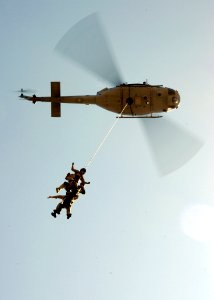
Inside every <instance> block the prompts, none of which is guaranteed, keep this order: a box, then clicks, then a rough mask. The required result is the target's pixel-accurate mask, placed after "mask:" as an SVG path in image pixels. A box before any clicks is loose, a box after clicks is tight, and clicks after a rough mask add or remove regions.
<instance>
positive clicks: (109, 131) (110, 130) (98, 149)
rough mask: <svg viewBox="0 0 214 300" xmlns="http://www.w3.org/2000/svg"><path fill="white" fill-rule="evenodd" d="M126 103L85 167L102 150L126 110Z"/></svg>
mask: <svg viewBox="0 0 214 300" xmlns="http://www.w3.org/2000/svg"><path fill="white" fill-rule="evenodd" d="M127 105H128V103H127V104H126V105H125V106H124V108H123V109H122V111H121V113H120V114H119V117H117V119H116V120H115V121H114V123H113V125H112V126H111V128H110V129H109V130H108V132H107V134H106V135H105V137H104V139H103V140H102V142H101V143H100V144H99V146H98V147H97V150H96V151H95V153H94V154H93V155H92V156H91V158H90V159H89V161H88V163H87V164H86V167H88V166H90V164H91V163H92V162H93V160H94V158H95V156H96V155H97V153H98V152H99V151H100V149H101V148H102V146H103V145H104V143H105V141H106V140H107V138H108V136H109V135H110V133H111V132H112V130H113V129H114V127H115V126H116V124H117V122H118V121H119V119H120V118H121V116H122V114H123V112H124V110H125V109H126V107H127Z"/></svg>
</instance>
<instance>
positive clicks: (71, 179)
mask: <svg viewBox="0 0 214 300" xmlns="http://www.w3.org/2000/svg"><path fill="white" fill-rule="evenodd" d="M71 170H72V171H73V172H74V173H73V174H70V173H68V174H67V175H66V177H65V179H66V180H67V181H65V182H63V184H61V185H60V186H59V187H57V188H56V192H57V193H59V191H60V190H61V189H65V190H66V191H67V192H69V191H70V190H71V189H72V187H74V186H77V185H78V183H79V181H80V182H81V186H82V189H84V185H85V184H90V182H86V181H85V179H84V177H83V175H85V173H86V169H85V168H82V169H80V170H77V169H75V168H74V163H72V166H71Z"/></svg>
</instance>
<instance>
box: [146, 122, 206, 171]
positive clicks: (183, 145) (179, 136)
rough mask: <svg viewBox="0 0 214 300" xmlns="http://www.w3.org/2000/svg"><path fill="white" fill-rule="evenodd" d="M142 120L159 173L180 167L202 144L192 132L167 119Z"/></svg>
mask: <svg viewBox="0 0 214 300" xmlns="http://www.w3.org/2000/svg"><path fill="white" fill-rule="evenodd" d="M142 122H143V128H144V129H145V132H146V135H147V139H148V141H149V144H150V147H151V150H152V152H153V155H154V160H155V162H156V165H157V167H158V170H159V172H160V174H161V175H166V174H169V173H171V172H173V171H175V170H177V169H178V168H180V167H182V166H183V165H184V164H185V163H187V162H188V161H189V160H190V159H191V158H192V157H193V156H194V155H195V154H196V153H197V152H198V151H199V149H200V148H201V147H202V145H203V142H202V141H201V140H199V139H198V138H197V137H196V136H195V135H193V133H190V132H189V131H187V129H186V128H185V129H184V128H183V127H181V126H178V125H177V124H175V123H174V122H172V121H170V120H169V119H166V118H160V119H148V120H143V121H142Z"/></svg>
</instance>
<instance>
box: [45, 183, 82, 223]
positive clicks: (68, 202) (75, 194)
mask: <svg viewBox="0 0 214 300" xmlns="http://www.w3.org/2000/svg"><path fill="white" fill-rule="evenodd" d="M79 193H81V194H85V189H84V188H83V187H82V185H79V186H77V187H73V189H72V191H70V192H66V195H55V196H48V198H53V199H61V202H60V203H59V204H58V205H57V206H56V208H55V209H54V210H53V211H52V213H51V215H52V216H53V217H54V218H56V216H57V214H58V215H59V214H60V212H61V210H62V209H63V208H64V209H66V214H67V219H69V218H70V217H71V216H72V214H71V209H72V204H73V203H74V201H76V200H77V199H78V198H79Z"/></svg>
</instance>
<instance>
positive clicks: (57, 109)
mask: <svg viewBox="0 0 214 300" xmlns="http://www.w3.org/2000/svg"><path fill="white" fill-rule="evenodd" d="M51 117H61V103H55V102H51Z"/></svg>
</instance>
